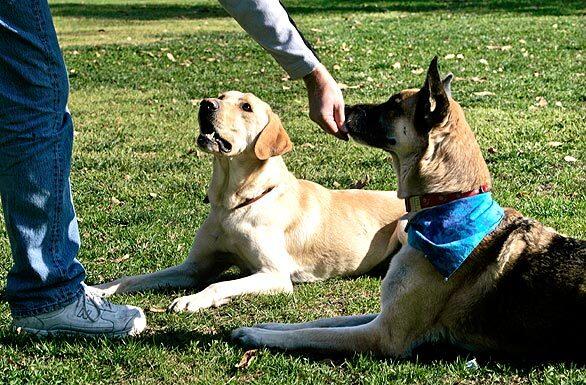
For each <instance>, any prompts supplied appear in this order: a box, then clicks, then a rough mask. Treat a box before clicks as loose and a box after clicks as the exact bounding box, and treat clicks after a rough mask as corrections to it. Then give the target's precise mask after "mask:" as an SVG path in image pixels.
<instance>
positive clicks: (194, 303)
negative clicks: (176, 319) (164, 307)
mask: <svg viewBox="0 0 586 385" xmlns="http://www.w3.org/2000/svg"><path fill="white" fill-rule="evenodd" d="M229 301H230V300H229V299H228V298H223V299H215V298H214V297H211V296H208V295H206V293H204V292H201V293H197V294H193V295H186V296H185V297H180V298H177V299H176V300H175V301H173V303H171V305H169V311H174V312H176V313H180V312H183V311H187V312H191V313H195V312H198V311H200V310H203V309H207V308H209V307H216V306H220V305H224V304H225V303H228V302H229Z"/></svg>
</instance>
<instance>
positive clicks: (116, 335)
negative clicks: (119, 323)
mask: <svg viewBox="0 0 586 385" xmlns="http://www.w3.org/2000/svg"><path fill="white" fill-rule="evenodd" d="M12 330H14V331H15V332H16V333H17V334H21V333H26V334H29V335H32V336H35V337H39V338H47V337H75V336H79V337H91V338H96V337H107V338H112V339H122V338H125V337H135V336H137V335H138V334H140V333H141V332H137V331H136V330H132V329H131V330H126V331H120V332H105V333H86V332H81V331H75V330H59V329H56V330H39V329H32V328H26V327H20V326H13V327H12Z"/></svg>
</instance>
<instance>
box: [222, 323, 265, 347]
mask: <svg viewBox="0 0 586 385" xmlns="http://www.w3.org/2000/svg"><path fill="white" fill-rule="evenodd" d="M230 337H231V338H232V341H234V342H236V343H238V344H239V345H241V346H243V347H245V348H259V347H262V346H264V344H263V343H262V338H261V335H260V333H259V330H258V329H255V328H246V327H245V328H238V329H235V330H233V331H232V334H231V335H230Z"/></svg>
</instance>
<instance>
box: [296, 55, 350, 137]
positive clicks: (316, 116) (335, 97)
mask: <svg viewBox="0 0 586 385" xmlns="http://www.w3.org/2000/svg"><path fill="white" fill-rule="evenodd" d="M303 80H304V81H305V86H306V88H307V97H308V98H309V117H310V118H311V120H313V121H314V122H316V123H317V124H318V125H319V126H320V127H321V128H322V129H323V130H324V131H325V132H327V133H329V134H332V135H334V136H335V137H336V138H339V139H342V140H348V132H347V131H346V129H345V128H344V121H345V120H346V118H345V116H344V96H342V91H341V90H340V87H338V83H336V81H335V80H334V78H333V77H332V75H330V73H329V72H328V70H327V69H326V67H324V66H323V65H321V64H320V65H319V66H317V67H316V68H315V69H314V70H313V71H312V72H311V73H309V74H308V75H306V76H305V77H304V78H303Z"/></svg>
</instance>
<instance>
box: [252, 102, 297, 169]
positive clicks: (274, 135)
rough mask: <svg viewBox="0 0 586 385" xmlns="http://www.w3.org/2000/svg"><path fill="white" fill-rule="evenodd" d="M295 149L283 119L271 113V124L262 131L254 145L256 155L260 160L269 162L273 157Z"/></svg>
mask: <svg viewBox="0 0 586 385" xmlns="http://www.w3.org/2000/svg"><path fill="white" fill-rule="evenodd" d="M292 148H293V143H292V142H291V139H289V135H288V134H287V131H285V128H284V127H283V124H282V123H281V119H279V116H278V115H277V114H275V113H274V112H272V111H270V112H269V123H268V124H267V125H266V127H265V128H264V129H263V130H262V131H261V133H260V134H259V135H258V138H257V139H256V144H255V145H254V153H255V154H256V157H257V158H258V159H260V160H267V159H269V158H270V157H271V156H278V155H283V154H285V153H287V152H289V151H291V149H292Z"/></svg>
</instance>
